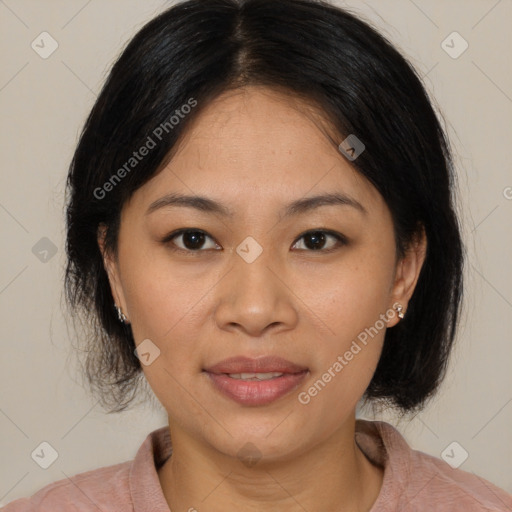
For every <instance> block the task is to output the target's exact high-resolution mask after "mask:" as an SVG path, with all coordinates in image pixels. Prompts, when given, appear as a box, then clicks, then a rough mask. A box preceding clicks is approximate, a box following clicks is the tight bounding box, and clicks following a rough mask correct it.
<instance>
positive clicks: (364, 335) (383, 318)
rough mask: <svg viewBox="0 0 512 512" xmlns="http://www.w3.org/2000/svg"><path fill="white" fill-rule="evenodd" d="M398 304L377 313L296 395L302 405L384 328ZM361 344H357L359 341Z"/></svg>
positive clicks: (393, 314) (309, 400) (308, 401)
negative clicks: (313, 380)
mask: <svg viewBox="0 0 512 512" xmlns="http://www.w3.org/2000/svg"><path fill="white" fill-rule="evenodd" d="M398 305H399V304H398V303H395V304H393V308H390V309H388V310H387V311H386V312H385V313H381V314H380V315H379V319H378V320H377V321H376V322H375V323H374V324H373V325H372V326H371V327H367V328H366V329H365V330H364V331H361V332H360V333H359V334H358V335H357V339H355V340H353V341H352V344H351V345H350V348H349V349H348V350H347V351H346V352H345V353H344V354H343V355H339V356H338V357H337V358H336V361H334V362H333V364H331V366H329V368H328V369H327V371H325V372H324V373H323V374H322V375H321V376H320V378H319V379H317V380H316V381H315V382H314V383H313V384H312V385H311V386H310V387H309V388H308V389H307V391H301V392H300V393H299V394H298V395H297V399H298V401H299V402H300V403H301V404H302V405H307V404H309V403H310V402H311V399H312V398H313V397H315V396H317V395H318V393H320V391H322V390H323V389H324V388H325V386H326V385H327V384H328V383H329V382H331V380H332V379H333V378H334V377H336V375H338V374H339V373H340V372H341V371H342V370H343V368H345V366H347V365H348V364H349V363H350V361H352V359H354V357H355V356H356V355H357V354H359V352H361V350H362V349H363V348H364V347H365V346H366V345H367V344H368V341H369V338H370V339H373V338H374V337H375V336H377V334H379V332H380V331H382V330H383V329H385V328H386V326H387V322H389V321H390V320H392V319H393V318H394V317H395V316H396V314H397V312H396V309H395V308H397V306H398ZM358 341H359V343H361V344H362V345H363V347H361V345H359V343H358Z"/></svg>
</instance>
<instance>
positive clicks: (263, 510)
mask: <svg viewBox="0 0 512 512" xmlns="http://www.w3.org/2000/svg"><path fill="white" fill-rule="evenodd" d="M171 434H172V441H173V454H172V456H171V457H170V458H169V459H168V460H167V461H166V463H165V464H164V465H163V466H162V467H161V468H160V469H159V479H160V484H161V486H162V489H163V492H164V496H165V498H166V500H167V503H168V504H169V508H170V509H171V510H172V511H173V512H174V511H181V510H183V511H188V510H191V511H193V510H194V509H197V510H201V509H208V510H209V511H210V512H220V511H222V512H225V511H226V510H233V507H234V506H236V507H240V509H241V510H247V511H251V512H252V511H258V512H270V511H280V512H288V511H292V510H293V511H297V510H343V511H356V510H357V511H358V512H360V511H368V510H370V509H371V507H372V505H373V503H374V502H375V500H376V499H377V496H378V494H379V491H380V488H381V486H382V478H383V471H382V469H381V468H378V467H376V466H374V465H373V464H371V463H370V461H369V460H368V459H367V458H366V457H365V455H364V454H363V453H362V452H361V450H360V449H359V447H358V446H357V444H356V442H355V435H354V434H355V419H352V421H350V422H348V423H347V424H345V425H344V426H343V427H342V428H340V429H339V430H338V431H336V432H335V433H334V434H333V435H332V436H331V438H329V439H327V440H326V441H324V442H323V443H321V444H319V445H315V446H313V447H311V449H310V450H308V451H305V452H302V453H301V454H298V455H294V456H292V455H290V456H289V457H288V458H286V459H282V460H278V461H275V460H274V461H265V460H264V459H260V460H259V461H257V462H256V463H254V464H250V463H246V464H244V463H242V462H241V461H240V459H238V458H236V457H231V456H228V455H226V454H223V453H220V452H218V451H217V450H215V449H214V448H213V447H211V446H209V445H208V446H207V445H205V444H203V443H201V442H200V441H198V440H197V439H194V438H193V437H191V436H190V435H189V434H188V433H187V432H185V431H183V430H181V429H179V428H178V427H177V426H173V427H171Z"/></svg>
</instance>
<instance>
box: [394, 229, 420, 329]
mask: <svg viewBox="0 0 512 512" xmlns="http://www.w3.org/2000/svg"><path fill="white" fill-rule="evenodd" d="M426 254H427V237H426V235H425V230H424V229H423V228H422V229H421V231H420V232H419V233H418V235H417V236H416V237H415V238H414V240H412V241H411V243H410V244H409V246H408V247H407V249H406V252H405V254H404V256H403V257H402V258H401V259H400V260H399V261H398V263H397V266H396V271H395V279H394V283H393V289H392V293H391V303H390V308H393V305H394V304H397V303H398V304H400V305H401V306H402V308H403V313H404V315H405V314H407V306H408V304H409V300H410V299H411V297H412V294H413V292H414V289H415V288H416V283H417V282H418V278H419V276H420V271H421V268H422V267H423V263H424V261H425V257H426ZM399 321H400V318H399V317H398V315H395V316H393V318H391V319H390V320H389V322H388V327H393V326H394V325H396V324H397V323H398V322H399Z"/></svg>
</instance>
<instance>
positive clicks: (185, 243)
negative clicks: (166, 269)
mask: <svg viewBox="0 0 512 512" xmlns="http://www.w3.org/2000/svg"><path fill="white" fill-rule="evenodd" d="M207 239H210V240H211V243H210V246H209V247H206V248H205V247H204V244H205V241H206V240H207ZM163 242H164V243H165V244H171V249H172V250H180V251H185V252H199V251H201V250H207V249H217V248H220V246H219V245H218V244H217V243H216V242H215V241H214V240H213V238H212V237H211V236H210V235H208V234H207V233H205V232H204V231H202V230H199V229H180V230H179V231H174V232H173V233H171V234H169V235H167V236H166V237H165V238H164V240H163ZM172 246H175V247H172Z"/></svg>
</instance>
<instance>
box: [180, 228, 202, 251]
mask: <svg viewBox="0 0 512 512" xmlns="http://www.w3.org/2000/svg"><path fill="white" fill-rule="evenodd" d="M203 243H204V233H200V232H199V231H190V232H188V233H184V234H183V244H184V245H185V247H186V248H187V249H198V248H199V247H201V246H202V245H203Z"/></svg>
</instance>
